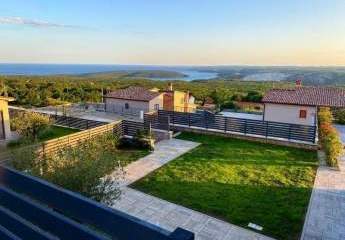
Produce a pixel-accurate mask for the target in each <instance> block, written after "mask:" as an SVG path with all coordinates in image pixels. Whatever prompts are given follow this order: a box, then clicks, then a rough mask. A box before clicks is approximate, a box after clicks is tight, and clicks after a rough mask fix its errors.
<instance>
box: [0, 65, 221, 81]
mask: <svg viewBox="0 0 345 240" xmlns="http://www.w3.org/2000/svg"><path fill="white" fill-rule="evenodd" d="M140 70H142V71H143V70H160V71H175V72H179V73H182V74H184V75H186V76H185V77H182V78H178V79H174V78H151V79H153V80H184V81H193V80H207V79H213V78H217V76H218V74H217V73H215V72H209V71H200V70H195V69H193V67H186V66H183V67H182V66H181V67H179V66H154V65H100V64H18V63H16V64H13V63H0V75H32V76H33V75H38V76H44V75H80V74H88V73H102V72H116V71H140Z"/></svg>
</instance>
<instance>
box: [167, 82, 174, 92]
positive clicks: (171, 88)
mask: <svg viewBox="0 0 345 240" xmlns="http://www.w3.org/2000/svg"><path fill="white" fill-rule="evenodd" d="M168 90H169V91H172V90H173V84H172V83H169V87H168Z"/></svg>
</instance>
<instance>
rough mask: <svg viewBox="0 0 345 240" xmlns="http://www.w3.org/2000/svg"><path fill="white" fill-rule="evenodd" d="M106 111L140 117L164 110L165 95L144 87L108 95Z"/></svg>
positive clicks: (131, 88) (130, 88) (121, 90)
mask: <svg viewBox="0 0 345 240" xmlns="http://www.w3.org/2000/svg"><path fill="white" fill-rule="evenodd" d="M104 99H105V111H106V112H114V113H126V114H133V115H140V114H141V113H146V112H151V111H154V110H159V109H162V108H163V94H162V93H159V92H156V91H150V90H146V89H145V88H142V87H129V88H126V89H120V90H117V91H113V92H110V93H108V94H107V95H106V96H105V97H104Z"/></svg>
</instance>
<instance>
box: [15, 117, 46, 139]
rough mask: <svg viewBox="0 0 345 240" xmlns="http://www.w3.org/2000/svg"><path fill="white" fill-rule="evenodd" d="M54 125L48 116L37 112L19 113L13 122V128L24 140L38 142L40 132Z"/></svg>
mask: <svg viewBox="0 0 345 240" xmlns="http://www.w3.org/2000/svg"><path fill="white" fill-rule="evenodd" d="M51 125H52V121H51V120H50V118H49V117H48V116H45V115H42V114H40V113H35V112H21V113H18V114H17V116H15V117H14V118H13V119H12V120H11V127H12V129H14V130H15V131H16V132H18V134H19V135H21V136H22V137H24V138H28V139H33V140H37V137H38V135H39V133H40V132H42V131H44V130H46V129H47V128H48V127H49V126H51Z"/></svg>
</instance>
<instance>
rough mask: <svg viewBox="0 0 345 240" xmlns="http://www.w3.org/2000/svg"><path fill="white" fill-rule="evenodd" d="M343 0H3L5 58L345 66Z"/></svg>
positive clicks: (0, 35)
mask: <svg viewBox="0 0 345 240" xmlns="http://www.w3.org/2000/svg"><path fill="white" fill-rule="evenodd" d="M344 12H345V0H122V1H117V0H97V1H95V0H59V1H50V0H49V1H47V0H1V4H0V62H2V63H80V64H158V65H308V66H320V65H328V66H330V65H337V66H340V65H341V66H344V65H345V14H344Z"/></svg>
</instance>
